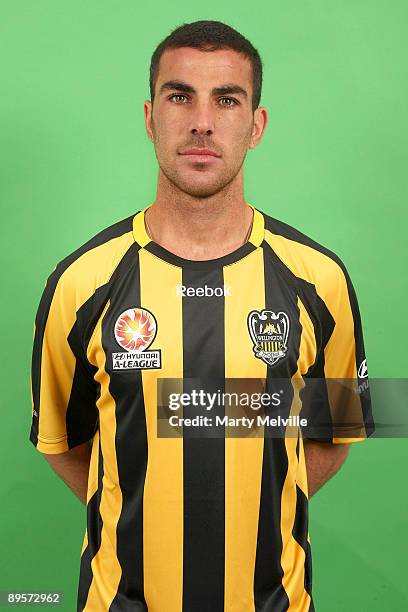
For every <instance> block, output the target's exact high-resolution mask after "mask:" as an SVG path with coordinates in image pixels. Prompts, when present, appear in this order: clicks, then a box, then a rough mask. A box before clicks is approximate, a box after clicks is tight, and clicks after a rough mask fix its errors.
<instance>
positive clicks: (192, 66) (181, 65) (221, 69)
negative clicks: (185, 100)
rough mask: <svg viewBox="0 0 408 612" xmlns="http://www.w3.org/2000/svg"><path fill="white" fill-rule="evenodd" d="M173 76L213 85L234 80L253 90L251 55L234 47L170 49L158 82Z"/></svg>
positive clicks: (179, 79)
mask: <svg viewBox="0 0 408 612" xmlns="http://www.w3.org/2000/svg"><path fill="white" fill-rule="evenodd" d="M169 80H175V81H176V80H177V81H184V82H186V83H189V84H190V85H193V86H196V87H197V86H198V85H199V84H201V86H203V85H206V86H208V88H209V89H210V88H211V87H214V86H216V85H220V84H222V83H229V82H234V83H235V84H237V85H242V86H243V87H245V89H246V90H247V91H249V92H250V91H251V90H252V87H251V85H252V67H251V63H250V61H249V59H248V58H246V57H245V56H244V55H242V53H238V52H237V51H234V50H232V49H218V50H217V51H200V50H199V49H193V48H191V47H181V48H179V49H166V50H165V51H164V53H163V55H162V56H161V58H160V64H159V70H158V75H157V80H156V85H159V86H160V84H161V83H163V82H165V81H169Z"/></svg>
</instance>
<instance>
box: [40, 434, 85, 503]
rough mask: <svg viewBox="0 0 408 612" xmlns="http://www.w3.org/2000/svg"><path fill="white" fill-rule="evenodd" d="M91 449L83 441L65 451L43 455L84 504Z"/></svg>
mask: <svg viewBox="0 0 408 612" xmlns="http://www.w3.org/2000/svg"><path fill="white" fill-rule="evenodd" d="M91 450H92V448H91V446H90V444H89V442H85V443H84V444H80V445H78V446H76V447H75V448H71V449H70V450H68V451H66V452H65V453H58V454H56V455H51V454H47V455H46V454H44V455H43V456H44V457H45V459H46V460H47V461H48V463H49V464H50V466H51V467H52V469H53V470H54V471H55V472H56V473H57V474H58V476H60V477H61V478H62V480H63V481H64V482H65V484H67V485H68V486H69V488H70V489H71V490H72V491H73V492H74V493H75V495H77V496H78V497H79V499H80V500H81V502H82V503H83V504H84V505H85V506H86V496H87V488H88V474H89V463H90V459H91Z"/></svg>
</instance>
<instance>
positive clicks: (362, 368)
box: [357, 359, 368, 378]
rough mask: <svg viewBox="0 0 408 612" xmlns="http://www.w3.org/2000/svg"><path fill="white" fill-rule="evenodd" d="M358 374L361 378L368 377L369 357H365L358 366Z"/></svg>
mask: <svg viewBox="0 0 408 612" xmlns="http://www.w3.org/2000/svg"><path fill="white" fill-rule="evenodd" d="M357 375H358V377H359V378H368V370H367V359H363V361H362V362H361V363H360V367H359V368H358V372H357Z"/></svg>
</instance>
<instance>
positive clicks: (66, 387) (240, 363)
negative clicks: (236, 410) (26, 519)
mask: <svg viewBox="0 0 408 612" xmlns="http://www.w3.org/2000/svg"><path fill="white" fill-rule="evenodd" d="M252 208H253V211H254V221H253V226H252V230H251V234H250V236H249V239H248V241H247V242H246V243H245V244H244V245H243V246H241V247H240V248H238V249H237V250H235V251H234V252H232V253H230V254H228V255H225V256H223V257H220V258H218V259H213V260H209V261H191V260H187V259H183V258H181V257H178V256H176V255H174V254H173V253H171V252H170V251H168V250H166V249H165V248H163V247H162V246H160V245H158V244H157V243H155V242H153V241H152V240H151V239H150V237H149V236H148V234H147V232H146V229H145V224H144V213H145V211H146V208H145V209H144V210H141V211H139V212H138V213H136V214H135V215H132V216H131V217H129V218H128V219H125V220H123V221H120V222H119V223H117V224H115V225H113V226H111V227H109V228H108V229H106V230H104V231H102V232H101V233H99V234H98V235H97V236H95V237H94V238H93V239H91V240H90V241H89V242H87V243H86V244H85V245H83V246H82V247H81V248H79V249H78V250H77V251H75V252H74V253H73V254H72V255H70V256H68V257H67V258H65V259H64V260H63V261H62V262H61V263H59V264H58V265H57V267H56V268H55V270H54V272H53V273H52V274H51V275H50V277H49V279H48V282H47V284H46V287H45V290H44V293H43V296H42V299H41V302H40V305H39V308H38V312H37V317H36V323H35V338H34V349H33V360H32V376H31V378H32V399H33V412H32V424H31V432H30V440H31V442H32V443H33V444H34V445H35V447H36V448H37V449H38V450H39V451H40V452H42V453H63V452H65V451H67V450H69V449H71V448H73V447H75V446H77V445H79V444H82V443H84V442H85V441H88V440H92V455H91V463H90V472H89V480H88V493H87V527H86V531H85V534H84V540H83V547H82V552H81V559H80V564H79V565H80V566H79V585H78V604H77V606H78V607H77V610H78V611H87V612H104V611H106V612H107V611H109V612H119V611H123V612H125V611H129V610H135V611H136V610H138V611H143V610H144V611H146V610H149V611H155V612H224V611H225V612H255V611H256V612H278V611H279V612H283V611H284V610H290V611H293V612H306V611H311V610H314V606H313V598H312V572H311V570H312V560H311V548H310V537H309V530H308V485H307V473H306V463H305V453H304V438H305V437H307V436H302V434H301V431H300V429H299V428H298V430H297V434H296V435H292V436H273V435H267V433H266V432H267V431H268V426H267V425H265V426H264V428H263V429H261V435H256V436H246V437H242V436H241V437H238V436H227V435H218V436H212V435H200V436H193V435H189V434H188V432H187V427H184V428H183V431H184V434H183V435H178V436H173V437H170V436H159V435H158V400H157V397H158V396H157V393H158V391H157V390H158V385H159V383H160V381H166V380H167V379H172V380H176V382H177V381H182V384H181V387H182V388H183V382H184V389H187V388H189V389H190V390H191V382H189V381H192V380H195V381H202V384H203V385H204V386H205V385H208V384H210V383H209V382H208V381H211V380H214V381H218V382H219V381H221V385H222V381H227V380H230V379H258V380H264V381H266V382H265V384H266V388H269V387H271V385H273V382H274V380H278V379H282V380H287V381H289V384H290V385H292V383H293V381H294V380H297V381H307V380H308V379H312V378H322V379H356V378H357V371H358V370H359V371H361V366H360V364H365V355H364V346H363V339H362V329H361V321H360V315H359V310H358V305H357V300H356V296H355V293H354V290H353V287H352V284H351V281H350V278H349V276H348V273H347V271H346V269H345V267H344V265H343V263H342V262H341V261H340V260H339V258H338V257H337V256H336V255H334V254H333V253H332V252H330V251H328V250H327V249H325V248H324V247H322V246H320V245H319V244H317V243H316V242H314V241H313V240H311V239H310V238H308V237H307V236H305V235H304V234H302V233H300V232H299V231H297V230H295V229H294V228H292V227H290V226H288V225H286V224H284V223H282V222H280V221H277V220H275V219H273V218H271V217H270V216H268V215H266V214H265V213H263V212H261V211H260V210H258V209H256V208H255V207H252ZM359 366H360V368H359ZM205 381H207V382H205ZM189 385H190V386H189ZM293 389H294V386H293ZM300 397H301V396H300V395H299V394H296V393H295V391H294V390H293V395H292V400H291V402H289V410H290V411H291V412H290V414H295V412H296V411H298V412H297V413H299V405H301V400H300ZM356 397H357V398H358V408H359V410H360V413H361V417H362V422H363V427H362V429H361V430H360V434H359V435H356V436H355V437H352V436H345V437H342V436H339V435H336V432H335V430H333V432H332V434H331V435H329V436H328V437H327V436H326V438H325V441H326V442H330V443H339V442H353V441H357V440H364V439H365V438H366V437H367V436H368V435H370V433H371V432H372V431H373V423H372V418H371V409H370V403H369V399H367V398H365V399H364V400H363V398H362V397H361V398H359V397H358V396H356ZM334 402H335V399H333V397H330V394H327V395H326V397H325V398H324V401H321V402H320V403H319V411H320V410H321V411H322V414H323V418H322V420H323V421H324V422H327V421H329V422H330V415H332V414H333V409H334V408H335V407H334V406H333V403H334ZM337 409H338V407H337ZM187 413H188V411H187ZM224 431H225V430H224ZM262 432H263V434H262ZM310 437H312V436H310Z"/></svg>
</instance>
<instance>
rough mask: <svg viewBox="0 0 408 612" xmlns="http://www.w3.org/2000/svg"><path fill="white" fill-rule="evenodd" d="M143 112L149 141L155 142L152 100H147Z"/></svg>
mask: <svg viewBox="0 0 408 612" xmlns="http://www.w3.org/2000/svg"><path fill="white" fill-rule="evenodd" d="M143 110H144V120H145V127H146V133H147V136H148V138H149V140H150V141H151V142H153V140H154V136H153V129H152V112H153V105H152V103H151V101H150V100H145V102H144V105H143Z"/></svg>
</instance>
